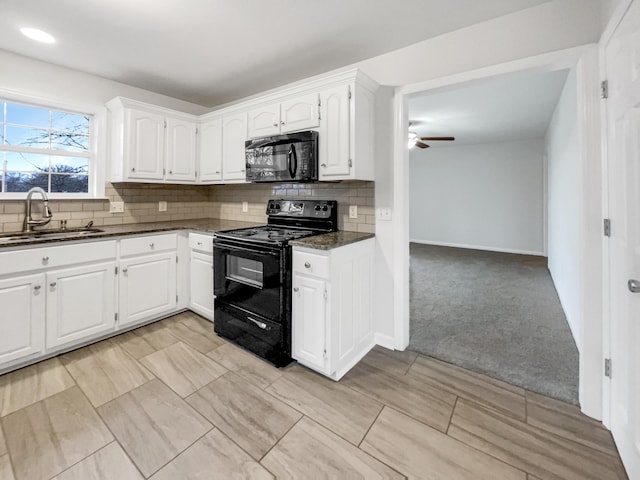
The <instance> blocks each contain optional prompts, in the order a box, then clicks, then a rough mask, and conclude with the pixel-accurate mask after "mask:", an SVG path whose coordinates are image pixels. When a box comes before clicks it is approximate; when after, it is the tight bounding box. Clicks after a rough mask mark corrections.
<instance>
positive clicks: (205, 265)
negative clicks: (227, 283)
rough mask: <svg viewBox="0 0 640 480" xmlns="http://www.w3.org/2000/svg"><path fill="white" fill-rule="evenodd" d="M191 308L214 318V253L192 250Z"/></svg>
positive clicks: (206, 316)
mask: <svg viewBox="0 0 640 480" xmlns="http://www.w3.org/2000/svg"><path fill="white" fill-rule="evenodd" d="M190 276H191V279H190V282H189V283H190V286H191V290H190V291H191V296H190V301H189V308H190V309H191V310H194V311H196V312H197V313H199V314H200V315H202V316H204V317H205V318H208V319H209V320H213V255H212V254H208V253H200V252H194V251H193V250H192V251H191V270H190Z"/></svg>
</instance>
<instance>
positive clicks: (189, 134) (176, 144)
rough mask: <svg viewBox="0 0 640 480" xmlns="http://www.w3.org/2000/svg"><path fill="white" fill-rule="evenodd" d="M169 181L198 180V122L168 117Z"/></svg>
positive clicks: (167, 170)
mask: <svg viewBox="0 0 640 480" xmlns="http://www.w3.org/2000/svg"><path fill="white" fill-rule="evenodd" d="M166 122H167V127H166V149H165V154H166V160H165V165H166V168H165V170H166V172H165V178H166V179H167V181H179V182H195V180H196V123H195V122H194V121H190V120H183V119H179V118H171V117H166Z"/></svg>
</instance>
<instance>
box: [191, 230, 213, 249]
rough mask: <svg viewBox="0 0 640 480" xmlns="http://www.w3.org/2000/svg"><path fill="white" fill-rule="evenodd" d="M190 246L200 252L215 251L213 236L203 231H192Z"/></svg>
mask: <svg viewBox="0 0 640 480" xmlns="http://www.w3.org/2000/svg"><path fill="white" fill-rule="evenodd" d="M189 248H191V249H193V250H197V251H199V252H204V253H213V237H212V236H211V235H205V234H203V233H190V234H189Z"/></svg>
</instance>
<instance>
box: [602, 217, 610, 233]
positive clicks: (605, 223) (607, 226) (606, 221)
mask: <svg viewBox="0 0 640 480" xmlns="http://www.w3.org/2000/svg"><path fill="white" fill-rule="evenodd" d="M602 226H603V230H604V236H605V237H610V236H611V220H610V219H609V218H605V219H604V220H603V221H602Z"/></svg>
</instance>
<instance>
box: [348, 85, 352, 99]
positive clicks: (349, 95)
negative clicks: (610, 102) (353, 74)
mask: <svg viewBox="0 0 640 480" xmlns="http://www.w3.org/2000/svg"><path fill="white" fill-rule="evenodd" d="M348 97H349V100H351V85H349V94H348Z"/></svg>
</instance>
